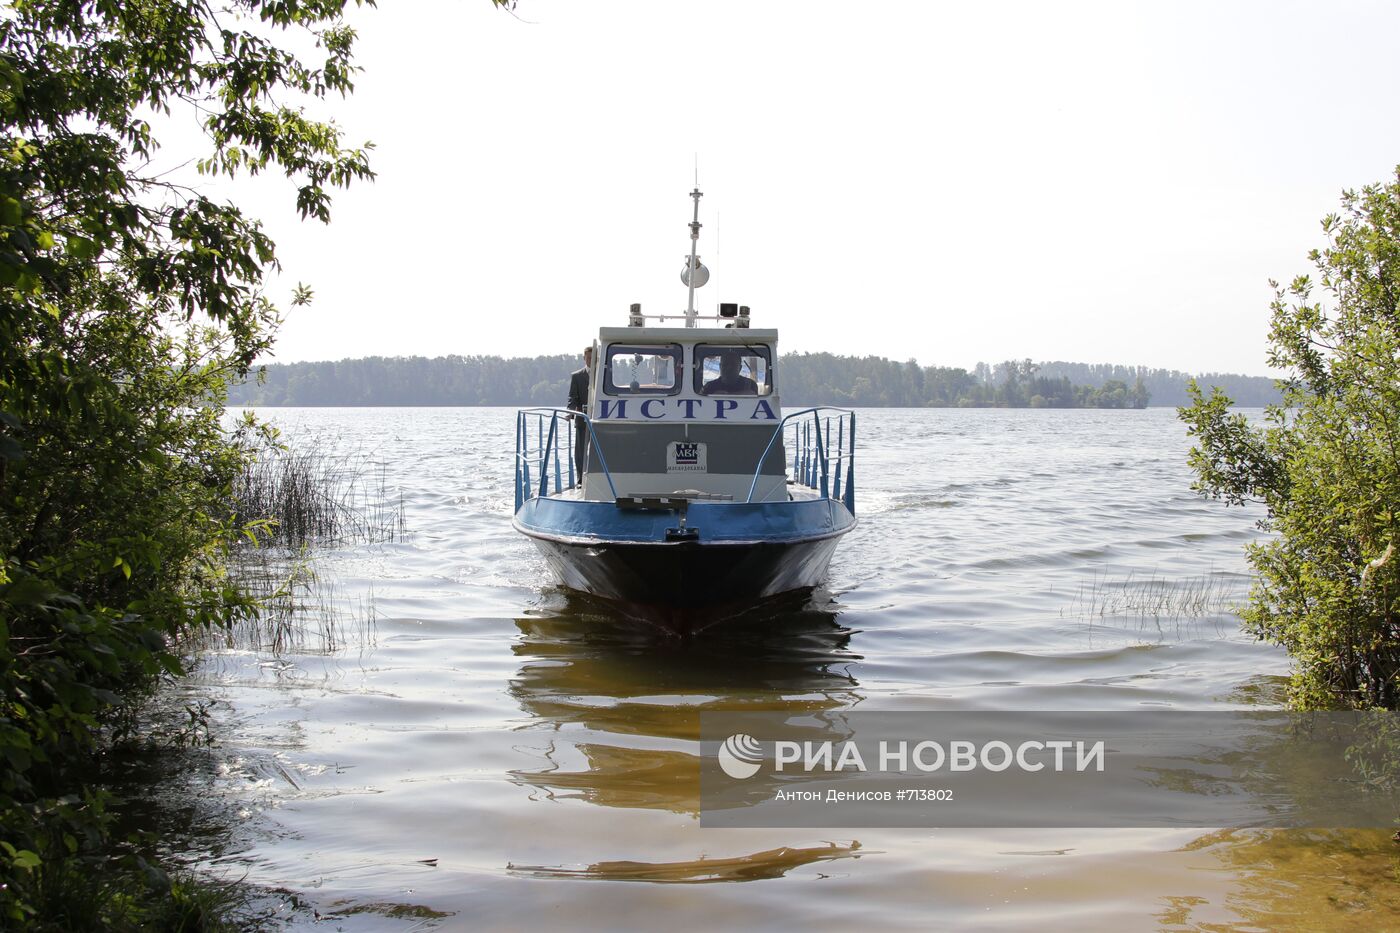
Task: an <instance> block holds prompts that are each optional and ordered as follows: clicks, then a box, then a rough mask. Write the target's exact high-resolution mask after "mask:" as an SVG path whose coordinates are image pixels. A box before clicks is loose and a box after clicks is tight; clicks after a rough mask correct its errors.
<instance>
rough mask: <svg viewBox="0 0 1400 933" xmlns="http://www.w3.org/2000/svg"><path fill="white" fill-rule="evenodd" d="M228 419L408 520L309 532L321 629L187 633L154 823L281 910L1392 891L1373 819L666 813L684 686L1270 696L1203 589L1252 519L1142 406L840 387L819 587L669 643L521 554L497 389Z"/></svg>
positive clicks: (883, 705) (1257, 701)
mask: <svg viewBox="0 0 1400 933" xmlns="http://www.w3.org/2000/svg"><path fill="white" fill-rule="evenodd" d="M261 414H262V415H263V416H264V417H265V418H268V419H271V420H273V421H275V422H276V423H277V424H278V425H280V426H281V427H282V428H283V430H284V433H285V437H286V438H287V439H288V440H289V442H290V443H291V444H292V445H293V446H297V445H298V444H305V443H307V442H308V440H309V439H310V438H312V437H317V438H320V439H321V442H322V443H325V442H327V441H328V440H333V441H334V443H336V444H337V445H339V447H340V449H342V450H346V451H359V452H361V453H362V454H364V455H366V456H368V457H369V458H370V459H371V460H373V461H374V462H375V463H376V464H382V469H383V470H384V476H385V479H386V482H387V484H388V487H389V489H390V490H391V491H392V492H393V493H394V494H395V495H397V494H398V493H400V492H401V494H402V500H403V506H404V518H405V524H406V529H407V534H406V536H405V537H403V538H402V539H400V540H397V541H395V542H393V543H388V544H374V545H357V546H352V547H345V548H341V549H339V550H335V551H331V552H329V553H325V554H323V555H320V556H319V557H316V558H315V560H316V566H317V568H318V572H319V573H320V575H321V577H322V579H323V581H325V582H326V583H327V584H328V586H327V588H326V589H325V591H324V595H323V597H322V599H323V600H325V601H328V602H329V603H331V604H333V607H332V608H334V609H336V610H337V611H338V612H339V616H338V619H339V621H338V622H336V623H335V624H334V625H333V626H330V627H329V628H330V634H331V635H333V638H332V639H331V640H329V641H328V640H327V639H326V638H325V637H323V636H324V635H325V633H326V630H327V625H326V623H325V621H324V619H322V620H321V621H320V622H316V623H311V622H308V629H309V631H308V633H307V634H306V636H305V637H304V638H303V639H301V640H300V641H299V642H298V643H297V644H296V645H295V647H292V648H287V649H284V650H282V651H271V650H267V649H261V650H255V649H254V648H252V647H249V646H248V645H247V644H241V645H240V646H238V647H228V648H217V649H212V650H210V651H208V652H207V653H206V655H205V656H204V659H203V661H202V663H201V665H200V667H199V668H198V669H197V671H195V672H194V673H193V675H192V676H190V677H189V678H187V679H186V680H185V681H183V682H182V683H181V684H179V685H178V689H177V691H176V694H175V696H176V699H178V700H181V701H186V700H195V699H199V698H208V699H212V700H214V701H216V702H215V704H214V706H213V707H212V708H211V718H212V722H213V731H214V734H215V736H216V737H217V739H218V745H217V746H216V747H215V748H214V749H213V750H212V751H210V752H208V753H207V757H206V758H204V759H201V760H203V761H204V762H205V764H206V765H207V766H206V767H202V768H199V769H195V771H194V772H193V773H191V774H189V775H187V776H186V780H188V781H189V782H190V785H191V787H192V788H193V789H194V791H195V797H196V798H197V801H198V803H197V805H196V806H195V807H194V809H195V810H196V811H197V816H196V818H194V819H193V823H194V824H195V825H198V826H201V827H203V829H202V830H201V831H202V832H203V833H205V834H206V835H204V836H198V835H196V836H194V837H193V838H189V839H185V840H176V841H172V845H173V846H175V847H176V848H182V849H184V850H185V851H186V852H187V855H188V856H189V857H191V858H193V859H194V860H196V861H197V862H199V863H200V864H202V865H203V866H204V867H205V868H206V869H208V870H211V871H214V872H216V873H218V874H221V875H224V876H229V877H246V879H247V881H249V882H250V883H253V884H255V885H259V886H263V887H265V888H267V889H269V890H272V891H279V892H283V893H282V894H281V895H277V896H274V897H273V901H274V902H275V901H277V897H281V898H282V900H283V901H284V902H285V905H286V906H285V907H284V908H278V909H279V910H285V915H286V916H287V918H288V919H289V922H291V923H293V924H301V923H311V922H312V921H314V919H315V917H316V916H317V915H318V914H319V915H321V916H323V917H325V916H329V917H332V918H333V919H332V920H331V921H328V922H330V923H333V926H331V927H329V928H333V929H346V930H361V929H363V930H377V929H403V930H419V929H442V930H456V929H480V928H487V929H533V928H542V927H547V926H548V927H567V928H579V927H582V928H597V929H655V928H658V927H663V926H665V927H670V928H673V929H681V928H715V929H723V928H773V929H792V928H816V929H834V928H849V927H851V926H861V927H865V928H869V929H928V928H973V929H1013V928H1024V927H1028V926H1032V925H1035V926H1039V927H1045V928H1049V929H1070V928H1073V929H1085V928H1088V929H1170V930H1177V929H1182V930H1185V929H1192V930H1196V929H1212V930H1214V929H1239V930H1256V929H1280V928H1296V929H1350V928H1359V927H1369V928H1375V927H1378V926H1385V925H1391V924H1400V914H1397V913H1396V912H1395V910H1396V905H1397V902H1400V898H1397V895H1396V887H1397V886H1396V883H1395V879H1396V864H1395V863H1396V847H1395V846H1394V845H1393V844H1392V843H1391V842H1390V840H1389V836H1388V833H1385V832H1329V833H1305V832H1266V831H1255V832H1239V831H1236V832H1205V831H1202V830H1150V831H1149V830H1093V831H1090V830H1036V831H1027V830H996V831H991V830H979V831H969V830H959V831H947V830H927V829H924V830H913V829H910V830H869V831H865V830H844V831H835V830H792V829H783V830H777V829H772V830H768V829H745V830H719V829H702V828H701V827H700V826H699V821H698V816H697V807H698V796H699V780H698V766H697V754H698V742H697V735H698V714H699V712H700V711H702V710H706V711H708V710H788V711H797V710H846V709H854V708H859V709H861V710H885V709H888V710H935V709H936V710H961V709H987V710H995V709H1007V710H1021V709H1025V710H1030V709H1035V710H1081V709H1104V710H1136V709H1143V708H1151V707H1169V708H1180V709H1206V708H1228V707H1242V706H1256V705H1266V706H1270V705H1273V706H1276V705H1279V704H1281V702H1282V690H1283V685H1284V683H1285V680H1286V674H1287V659H1286V657H1285V656H1284V655H1283V653H1282V652H1281V651H1279V650H1278V649H1275V648H1272V647H1270V646H1267V645H1264V644H1260V643H1257V642H1255V641H1253V640H1252V639H1250V638H1249V637H1247V636H1244V635H1242V634H1240V632H1239V631H1238V629H1237V624H1236V621H1235V619H1234V617H1233V616H1232V615H1230V613H1229V611H1228V606H1229V604H1230V602H1231V601H1232V600H1238V599H1239V598H1240V597H1241V596H1242V595H1243V593H1244V591H1245V589H1246V588H1247V577H1246V576H1245V570H1246V565H1245V562H1244V557H1243V548H1244V545H1245V544H1246V543H1248V542H1249V541H1251V540H1253V539H1254V538H1255V537H1256V536H1257V535H1258V532H1257V531H1256V529H1255V525H1254V523H1255V521H1256V520H1257V519H1258V518H1259V514H1258V513H1256V512H1251V511H1248V510H1243V509H1227V508H1225V507H1224V506H1222V505H1220V504H1218V503H1211V502H1206V501H1203V500H1201V499H1199V498H1198V497H1196V496H1195V495H1194V494H1193V493H1192V492H1191V490H1190V488H1189V484H1190V474H1189V471H1188V470H1187V468H1186V467H1185V455H1186V450H1187V447H1188V443H1187V439H1186V436H1185V431H1184V429H1183V428H1182V427H1181V426H1180V425H1179V424H1178V423H1177V422H1176V420H1175V418H1174V412H1172V411H1171V410H1166V409H1152V410H1148V411H1029V410H1027V411H1001V410H979V411H957V410H927V411H924V410H870V411H862V412H861V413H860V434H859V443H858V454H857V484H858V485H857V489H858V502H857V514H858V517H859V519H860V524H859V526H858V527H857V529H856V530H855V531H853V532H852V533H851V534H849V535H847V536H846V538H845V539H844V540H843V541H842V543H841V546H840V548H839V549H838V551H837V556H836V558H835V560H834V562H833V564H832V568H831V576H830V584H829V589H828V591H826V592H819V593H818V594H816V596H815V597H814V599H813V601H812V602H811V604H810V605H808V606H807V607H806V608H804V609H794V610H789V611H785V612H782V613H778V614H773V615H770V616H769V617H765V618H760V619H757V620H749V621H748V623H747V624H745V625H741V626H737V627H721V628H716V629H711V630H709V631H707V632H705V633H704V634H703V635H702V636H700V637H698V638H696V639H692V640H688V641H681V640H677V639H674V638H670V637H668V636H666V635H665V634H664V633H661V632H658V631H654V630H651V629H648V628H645V627H642V626H639V625H637V624H636V623H627V622H624V621H621V620H619V619H616V618H614V617H613V616H612V615H611V614H610V613H609V612H608V611H607V609H606V608H600V607H599V606H597V605H594V604H591V603H589V602H587V601H585V600H582V599H579V598H577V597H575V596H571V595H570V594H568V593H566V592H564V591H561V590H559V589H557V588H555V587H554V586H553V585H552V584H551V581H550V578H549V576H548V570H547V568H546V566H545V564H544V561H543V560H542V559H541V558H540V557H539V556H538V555H537V554H536V552H535V550H534V548H533V546H532V545H531V544H530V543H529V542H528V541H527V540H526V539H525V538H524V537H522V536H521V535H519V534H517V533H516V532H514V531H513V530H512V528H511V525H510V513H511V507H512V494H513V493H512V487H511V454H512V449H511V446H510V440H511V438H512V436H513V434H512V431H513V412H512V411H510V410H505V409H269V410H264V411H263V412H261ZM311 614H312V615H315V613H311ZM741 882H742V883H741ZM317 928H318V929H322V928H327V927H325V926H324V925H320V926H318V927H317Z"/></svg>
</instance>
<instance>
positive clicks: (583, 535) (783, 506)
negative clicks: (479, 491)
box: [515, 498, 856, 547]
mask: <svg viewBox="0 0 1400 933" xmlns="http://www.w3.org/2000/svg"><path fill="white" fill-rule="evenodd" d="M679 524H680V517H679V515H678V513H676V512H664V511H655V512H644V511H634V510H630V509H629V510H624V509H620V508H618V507H617V506H616V505H614V504H613V503H611V502H597V501H580V500H577V499H551V498H535V499H526V500H525V501H524V502H523V503H522V504H521V506H520V509H519V510H518V511H517V512H516V513H515V526H516V527H517V528H519V529H520V530H521V531H522V532H524V533H525V534H527V535H531V536H533V537H537V538H547V539H550V540H554V541H565V542H581V543H582V542H596V543H607V542H618V543H624V542H625V543H634V544H664V543H667V542H666V529H668V528H675V527H676V526H677V525H679ZM855 524H856V519H855V516H854V515H852V514H851V513H850V512H849V511H847V509H846V506H845V505H844V504H842V503H841V502H840V501H838V500H835V499H810V500H803V501H798V502H694V503H691V505H690V507H689V509H688V510H687V512H686V526H687V527H690V528H696V529H699V535H700V541H699V543H700V544H701V545H702V546H703V545H705V544H753V543H771V544H785V543H794V542H799V541H813V540H817V539H820V538H830V537H834V536H835V535H840V534H844V533H845V532H847V531H850V530H851V529H852V528H853V527H855ZM691 546H692V547H693V546H694V545H693V544H692V545H691Z"/></svg>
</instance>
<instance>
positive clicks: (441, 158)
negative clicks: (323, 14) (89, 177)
mask: <svg viewBox="0 0 1400 933" xmlns="http://www.w3.org/2000/svg"><path fill="white" fill-rule="evenodd" d="M351 21H352V23H353V24H354V25H355V26H356V28H357V29H358V31H359V35H360V40H359V44H358V52H357V55H356V60H357V63H358V64H359V65H360V66H361V67H362V68H363V69H364V71H363V73H362V74H361V75H360V76H359V78H358V80H357V89H356V92H355V94H354V95H353V96H352V97H350V98H348V99H347V100H345V101H339V100H337V101H335V102H334V105H333V106H332V107H331V108H330V109H329V110H328V112H329V113H332V114H333V115H334V116H335V118H336V120H337V122H338V123H339V124H340V125H341V126H342V127H343V128H344V129H345V131H346V141H347V143H350V144H356V145H358V144H360V143H362V142H365V141H372V142H373V143H374V144H375V150H374V153H373V157H372V162H373V167H374V169H375V170H376V172H377V173H378V179H377V180H376V181H375V182H374V183H372V184H359V185H356V186H355V187H353V188H352V189H351V190H349V191H345V192H340V193H339V194H338V195H337V197H336V200H335V206H334V208H333V220H332V223H331V225H330V226H329V227H327V226H323V225H321V224H319V223H316V222H301V221H299V220H298V219H297V217H296V214H295V211H294V209H293V192H292V190H291V188H290V186H289V185H288V184H287V183H286V182H285V180H281V179H275V178H259V179H256V180H255V181H252V182H239V183H238V184H235V185H233V186H230V185H229V184H228V183H225V182H216V181H205V182H203V183H202V184H204V185H205V187H206V188H207V189H208V190H210V191H211V192H213V193H216V194H219V195H221V196H222V194H224V193H225V192H228V193H231V194H232V196H235V197H237V198H239V199H240V201H241V202H244V203H247V204H248V205H249V206H250V207H251V208H252V209H253V210H254V212H255V213H257V214H258V215H259V216H261V217H262V218H263V220H264V222H265V223H266V225H267V227H268V229H269V231H270V232H271V233H272V235H273V236H274V238H275V239H276V240H277V242H278V244H279V255H280V258H281V260H282V263H283V266H284V272H283V274H282V276H281V278H280V280H276V281H274V282H273V283H272V286H271V288H270V292H269V293H270V295H271V297H273V298H274V299H275V300H278V301H285V299H286V297H287V295H289V294H290V291H291V288H292V286H293V285H294V284H295V283H297V282H304V283H306V284H308V285H310V286H311V287H312V289H313V290H314V293H315V300H314V303H313V304H312V305H311V306H310V307H308V308H294V309H291V310H290V311H289V312H288V319H287V321H286V323H285V324H284V326H283V329H282V332H281V335H280V337H279V340H278V345H277V350H276V354H275V356H274V357H272V358H269V359H267V360H265V361H267V362H271V361H274V360H275V361H297V360H328V359H329V360H334V359H342V358H347V357H359V356H369V355H424V356H440V355H445V354H463V355H474V354H497V355H502V356H533V355H537V354H547V353H561V352H572V351H574V350H577V349H579V348H581V347H582V346H583V345H585V344H586V343H588V342H589V341H590V340H591V339H592V338H593V336H595V335H596V333H597V329H598V328H599V327H600V326H617V325H622V324H625V323H626V313H627V307H628V305H629V304H631V303H632V302H641V303H642V305H643V308H644V310H645V311H646V312H647V313H662V312H667V313H676V312H680V311H683V310H684V308H685V302H686V290H685V287H684V285H682V284H681V281H680V272H681V268H682V263H683V259H684V258H685V256H686V255H687V253H688V251H689V246H690V244H689V231H688V229H687V227H686V224H687V223H688V222H689V220H690V214H691V201H690V198H689V192H690V189H691V188H692V187H693V186H694V183H695V177H696V167H697V164H698V171H699V185H700V188H701V190H702V191H703V192H704V195H705V196H704V198H703V199H702V201H701V212H700V220H701V222H702V223H703V224H704V227H703V230H702V233H701V240H700V248H699V252H700V255H701V257H702V260H703V261H704V262H705V263H706V265H707V266H708V267H709V268H710V270H711V273H712V275H711V279H710V282H709V284H707V285H706V286H705V287H704V288H702V289H700V290H698V291H697V301H698V303H699V305H700V307H701V309H702V311H705V312H708V313H713V309H714V307H715V305H716V303H718V302H720V301H735V302H739V303H742V304H747V305H749V306H751V307H752V309H753V322H754V326H756V327H777V328H779V330H780V349H782V350H784V351H791V350H795V351H807V352H819V351H830V352H836V353H845V354H861V355H864V354H875V355H880V356H886V357H890V358H894V359H899V360H904V359H917V360H918V361H919V362H920V363H923V364H924V365H929V366H932V365H940V366H963V367H971V366H972V365H973V364H975V363H976V362H978V361H988V362H995V361H998V360H1003V359H1010V358H1016V359H1020V358H1025V357H1029V358H1032V359H1035V360H1068V361H1075V362H1114V363H1123V364H1130V365H1147V366H1153V367H1168V368H1173V369H1182V370H1188V371H1192V372H1210V371H1221V372H1240V373H1251V374H1265V373H1268V372H1269V370H1268V368H1267V365H1266V343H1265V338H1266V335H1267V329H1268V317H1269V308H1268V306H1269V302H1270V300H1271V298H1272V294H1273V292H1272V289H1271V288H1270V287H1269V284H1268V281H1269V279H1270V278H1274V279H1278V280H1281V281H1286V280H1288V279H1291V278H1292V277H1293V276H1294V275H1297V274H1300V273H1304V272H1308V271H1309V270H1310V266H1309V263H1308V261H1307V252H1308V250H1309V249H1311V248H1314V247H1318V246H1320V245H1322V243H1323V238H1322V233H1321V226H1320V220H1321V218H1322V217H1323V216H1324V215H1326V214H1327V213H1329V212H1331V211H1334V210H1336V209H1337V208H1338V206H1339V200H1340V196H1341V193H1342V191H1343V190H1344V189H1347V188H1359V187H1361V186H1363V185H1365V184H1369V183H1373V182H1378V181H1383V180H1385V179H1386V178H1387V177H1389V176H1390V175H1391V174H1392V173H1393V172H1394V170H1395V167H1396V165H1397V163H1400V119H1396V116H1397V114H1396V105H1395V90H1396V88H1397V87H1400V56H1397V55H1395V54H1394V48H1393V41H1394V38H1393V37H1394V36H1395V35H1396V34H1397V30H1400V5H1394V4H1387V3H1383V2H1374V3H1368V2H1329V3H1321V2H1315V3H1293V2H1279V0H1270V2H1243V0H1230V2H1220V0H1217V2H1210V3H1199V2H1173V3H1162V2H1142V3H1132V2H1126V0H1119V2H1112V3H1070V2H1039V3H1007V2H978V3H973V2H969V0H964V2H959V3H949V2H941V0H923V2H903V0H886V2H882V3H878V4H877V3H851V2H844V3H835V2H822V0H800V2H789V0H706V2H704V3H699V2H691V3H680V2H672V0H602V2H594V3H582V2H579V0H520V2H519V4H518V6H517V8H516V10H515V13H514V15H512V14H510V13H507V12H503V11H500V10H497V9H494V8H493V7H492V6H491V5H490V4H489V3H488V2H487V0H412V2H404V0H382V2H381V5H380V7H379V8H377V9H359V10H355V11H354V12H353V13H352V18H351Z"/></svg>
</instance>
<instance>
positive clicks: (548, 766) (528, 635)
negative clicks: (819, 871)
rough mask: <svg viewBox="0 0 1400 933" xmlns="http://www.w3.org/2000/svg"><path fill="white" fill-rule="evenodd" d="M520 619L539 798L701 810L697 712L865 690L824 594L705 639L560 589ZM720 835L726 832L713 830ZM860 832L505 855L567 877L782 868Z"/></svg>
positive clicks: (520, 773)
mask: <svg viewBox="0 0 1400 933" xmlns="http://www.w3.org/2000/svg"><path fill="white" fill-rule="evenodd" d="M554 599H555V602H554V604H553V605H552V606H551V607H549V608H545V609H541V610H539V611H538V612H537V613H536V614H532V615H530V616H527V617H526V618H522V619H518V620H516V625H517V626H518V627H519V629H520V632H521V638H520V639H519V641H517V643H516V644H515V646H514V650H515V653H516V655H517V656H518V657H519V658H520V660H521V665H520V670H519V672H518V673H517V675H516V676H515V678H514V679H513V680H512V681H511V684H510V688H509V689H510V694H511V696H513V697H514V698H515V699H516V700H517V701H518V702H519V703H520V706H521V709H522V710H523V711H524V712H525V713H526V714H527V725H526V726H525V727H524V728H523V729H522V730H521V732H522V741H521V742H520V745H519V748H521V749H522V750H523V751H526V752H533V753H534V754H535V755H536V756H537V757H538V761H539V764H538V766H537V767H533V768H529V769H520V770H515V771H512V772H511V773H510V778H511V780H513V781H514V782H515V783H517V784H519V785H520V786H522V787H526V788H528V789H529V790H530V792H531V796H532V799H536V800H541V801H569V800H577V801H584V802H587V803H590V804H595V805H597V806H603V807H616V808H622V809H628V810H638V809H640V810H653V811H669V812H671V813H674V814H683V815H686V816H689V817H696V816H698V814H699V809H700V759H699V740H700V713H701V712H717V711H721V710H724V711H786V712H792V713H805V714H809V715H813V714H814V715H821V714H822V713H823V712H826V711H831V712H833V713H839V712H840V711H844V710H847V709H849V708H851V707H852V706H855V705H857V704H858V703H860V702H861V700H862V699H863V697H862V695H861V693H860V691H859V684H858V683H857V681H856V679H855V678H854V677H853V676H852V675H851V673H850V667H851V666H852V665H853V664H854V663H856V662H858V661H859V660H860V656H859V655H857V654H854V653H853V652H851V650H850V648H849V642H850V637H851V630H850V629H848V628H846V627H844V626H843V625H841V623H840V621H839V612H840V607H839V605H838V604H837V603H835V602H834V601H833V600H832V599H831V598H830V596H829V595H826V594H823V593H820V592H819V593H817V594H814V595H812V596H811V597H810V598H807V599H805V600H792V601H788V602H787V603H786V604H781V605H772V604H769V605H766V606H764V607H760V608H759V609H756V610H755V613H757V614H758V615H759V616H760V617H754V616H752V615H750V616H742V617H739V618H736V619H734V620H733V621H732V624H726V625H722V626H718V627H715V628H712V629H710V630H709V631H708V632H707V633H706V635H705V637H704V638H701V639H678V638H674V637H667V636H666V635H664V634H663V633H661V632H659V631H658V630H657V629H654V628H649V627H639V626H637V625H635V624H633V623H630V622H629V621H627V620H619V619H618V618H617V617H616V615H615V610H614V607H612V606H611V605H610V604H607V603H604V602H601V601H596V600H592V599H590V598H589V597H587V596H584V595H582V594H578V593H574V592H571V591H564V590H561V591H559V592H558V593H557V594H556V595H555V597H554ZM713 841H718V840H713ZM859 849H860V843H859V842H858V841H855V840H847V841H845V842H824V843H822V844H816V845H793V846H788V845H779V846H769V847H767V848H764V849H762V850H759V851H755V852H753V853H750V854H744V855H738V856H728V857H715V858H710V857H705V855H706V853H704V852H701V853H697V857H696V858H694V859H676V860H671V861H633V860H627V859H613V860H609V861H599V862H594V863H591V864H587V865H558V866H547V865H522V864H512V865H511V866H509V868H510V870H511V871H512V872H516V873H523V874H529V875H535V876H548V877H558V878H591V879H606V880H613V881H650V882H672V883H697V882H707V881H714V882H720V881H748V880H755V879H760V878H776V877H780V876H782V875H783V874H785V873H786V872H788V871H790V870H792V869H793V868H796V867H799V866H802V865H807V864H810V863H813V862H819V861H826V860H831V859H841V858H848V857H858V855H859Z"/></svg>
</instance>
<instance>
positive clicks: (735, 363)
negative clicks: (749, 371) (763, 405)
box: [700, 350, 758, 395]
mask: <svg viewBox="0 0 1400 933" xmlns="http://www.w3.org/2000/svg"><path fill="white" fill-rule="evenodd" d="M741 363H742V359H741V354H740V353H739V352H738V351H737V350H730V351H728V352H725V353H723V354H721V355H720V358H719V376H718V377H716V378H714V379H711V380H710V381H709V382H707V383H705V387H704V388H703V389H701V390H700V394H701V395H757V394H758V383H756V382H754V381H753V380H752V379H750V378H749V377H748V376H741V375H739V367H740V365H741Z"/></svg>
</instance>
